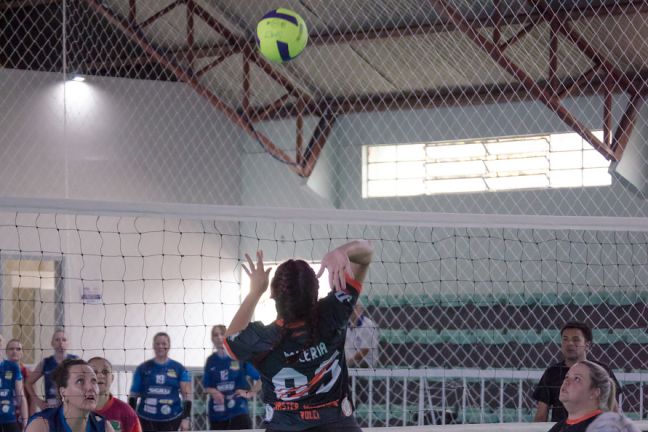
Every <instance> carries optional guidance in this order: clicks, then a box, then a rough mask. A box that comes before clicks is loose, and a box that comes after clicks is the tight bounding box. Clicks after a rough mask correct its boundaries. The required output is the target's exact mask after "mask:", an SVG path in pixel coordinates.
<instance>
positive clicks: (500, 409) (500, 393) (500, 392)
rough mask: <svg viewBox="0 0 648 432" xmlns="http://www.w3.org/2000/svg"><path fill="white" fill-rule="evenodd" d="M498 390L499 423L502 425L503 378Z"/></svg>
mask: <svg viewBox="0 0 648 432" xmlns="http://www.w3.org/2000/svg"><path fill="white" fill-rule="evenodd" d="M499 390H500V391H499V421H500V423H504V378H501V379H500V388H499Z"/></svg>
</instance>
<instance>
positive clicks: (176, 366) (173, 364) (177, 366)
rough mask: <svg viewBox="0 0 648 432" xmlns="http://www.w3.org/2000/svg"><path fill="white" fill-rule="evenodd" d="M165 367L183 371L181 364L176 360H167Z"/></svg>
mask: <svg viewBox="0 0 648 432" xmlns="http://www.w3.org/2000/svg"><path fill="white" fill-rule="evenodd" d="M167 366H168V367H170V368H173V369H179V370H184V369H185V367H184V365H183V364H182V363H180V362H179V361H177V360H173V359H169V361H168V363H167Z"/></svg>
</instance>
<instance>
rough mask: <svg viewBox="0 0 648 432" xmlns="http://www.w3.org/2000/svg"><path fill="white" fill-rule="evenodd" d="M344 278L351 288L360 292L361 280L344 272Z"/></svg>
mask: <svg viewBox="0 0 648 432" xmlns="http://www.w3.org/2000/svg"><path fill="white" fill-rule="evenodd" d="M344 279H345V280H346V283H348V284H349V285H351V286H352V287H353V288H355V290H356V291H358V294H360V293H361V292H362V282H360V281H358V280H355V279H353V277H352V276H351V275H350V274H348V273H345V274H344Z"/></svg>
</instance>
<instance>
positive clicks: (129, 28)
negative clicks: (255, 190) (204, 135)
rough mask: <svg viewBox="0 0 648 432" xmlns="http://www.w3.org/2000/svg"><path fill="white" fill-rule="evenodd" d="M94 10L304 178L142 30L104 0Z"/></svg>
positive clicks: (89, 1)
mask: <svg viewBox="0 0 648 432" xmlns="http://www.w3.org/2000/svg"><path fill="white" fill-rule="evenodd" d="M84 1H85V2H86V3H87V4H88V5H90V7H92V9H94V10H95V11H97V12H98V13H99V14H101V15H102V16H103V17H104V18H105V19H106V20H108V21H109V22H110V23H111V24H112V25H114V26H116V27H117V28H119V29H120V30H121V31H122V32H124V34H126V35H127V36H128V37H130V38H131V40H133V41H134V42H136V43H137V44H138V45H139V46H140V47H141V48H142V49H143V50H144V51H146V53H147V54H148V55H149V56H150V57H151V58H153V59H154V60H155V61H157V62H158V63H160V64H161V65H162V66H164V67H165V68H167V69H168V70H169V71H171V72H173V73H174V74H175V75H176V77H177V78H178V80H180V81H183V82H185V83H186V84H187V85H189V86H190V87H192V88H193V89H194V90H195V91H196V92H197V93H198V94H199V95H201V96H202V97H204V98H205V99H206V100H207V101H208V102H209V103H210V104H212V105H213V106H214V107H215V108H217V109H219V110H221V111H222V112H223V113H224V114H225V115H226V116H227V117H228V118H229V119H230V120H231V121H233V122H234V123H235V124H236V125H238V126H239V127H241V128H242V129H243V130H244V131H245V132H247V133H248V134H249V135H250V136H252V137H253V138H254V139H255V140H258V141H259V143H261V145H262V146H263V147H264V148H265V149H266V151H267V152H268V153H269V154H271V155H272V156H273V157H275V158H277V159H279V160H281V161H282V162H284V163H286V164H288V165H289V166H290V168H291V169H292V170H293V171H294V172H296V173H297V174H299V175H302V171H303V170H302V169H301V167H299V166H297V164H296V163H295V162H294V161H293V160H292V159H291V158H290V156H288V155H287V154H286V153H285V152H284V151H283V150H281V149H280V148H279V147H277V146H276V145H275V144H274V143H273V142H272V141H271V140H270V139H269V138H268V137H266V136H265V135H263V134H262V133H260V132H257V131H256V130H254V128H253V127H252V124H251V123H250V122H249V121H248V120H246V119H245V118H243V117H242V116H240V115H239V114H238V113H237V112H236V111H235V110H234V109H232V108H231V107H230V106H229V105H228V104H226V103H225V102H223V101H222V100H221V99H220V98H219V97H218V96H216V95H215V94H214V93H212V92H211V91H210V90H209V89H208V88H207V87H205V86H203V85H202V84H201V83H200V81H199V80H198V79H197V78H196V77H194V76H193V75H191V74H190V73H188V72H187V71H186V70H185V69H183V68H182V67H180V66H178V65H177V64H175V63H173V62H172V61H170V60H169V59H167V58H166V57H165V56H164V55H162V54H160V53H159V52H158V51H156V50H155V48H153V46H151V44H150V43H149V42H148V40H146V38H145V37H144V36H143V34H142V32H141V30H140V29H138V28H136V27H134V26H133V25H131V23H129V22H128V20H125V19H123V18H122V17H121V16H119V15H117V14H115V13H114V12H112V11H111V10H110V9H107V8H105V7H104V6H103V4H102V2H101V0H84Z"/></svg>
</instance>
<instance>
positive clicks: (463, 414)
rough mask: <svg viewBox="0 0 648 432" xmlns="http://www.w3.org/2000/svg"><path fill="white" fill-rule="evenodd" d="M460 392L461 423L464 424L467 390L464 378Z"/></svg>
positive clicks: (464, 378)
mask: <svg viewBox="0 0 648 432" xmlns="http://www.w3.org/2000/svg"><path fill="white" fill-rule="evenodd" d="M461 381H462V391H461V423H463V424H465V423H466V398H467V395H466V392H467V390H468V386H467V383H466V377H463V378H462V380H461Z"/></svg>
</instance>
